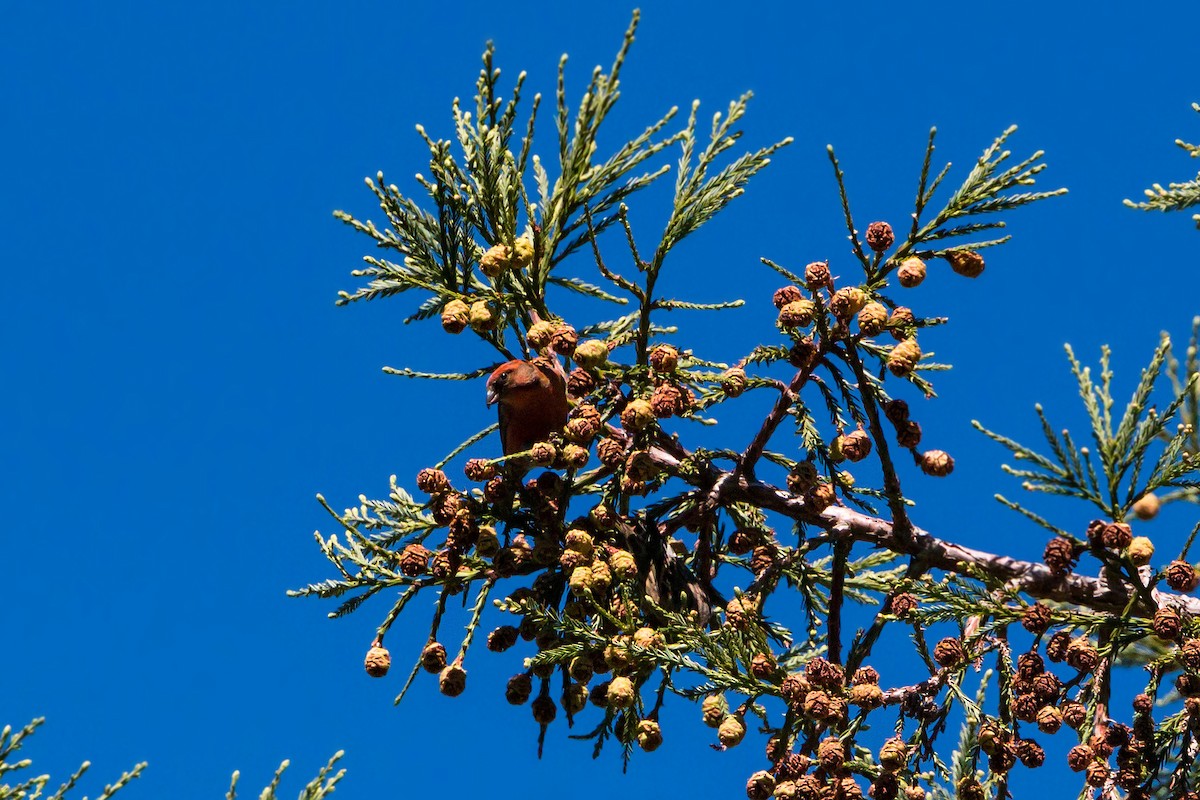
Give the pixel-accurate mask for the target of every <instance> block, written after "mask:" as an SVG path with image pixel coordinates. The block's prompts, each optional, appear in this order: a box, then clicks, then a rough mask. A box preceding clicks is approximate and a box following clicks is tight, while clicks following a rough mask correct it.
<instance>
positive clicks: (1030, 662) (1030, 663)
mask: <svg viewBox="0 0 1200 800" xmlns="http://www.w3.org/2000/svg"><path fill="white" fill-rule="evenodd" d="M1045 671H1046V664H1045V662H1044V661H1042V657H1041V656H1039V655H1038V654H1037V653H1036V652H1035V651H1032V650H1031V651H1029V652H1028V653H1021V655H1019V656H1017V675H1019V676H1020V677H1021V678H1023V679H1024V680H1027V681H1031V680H1033V679H1034V678H1036V677H1037V676H1038V675H1041V674H1042V673H1043V672H1045Z"/></svg>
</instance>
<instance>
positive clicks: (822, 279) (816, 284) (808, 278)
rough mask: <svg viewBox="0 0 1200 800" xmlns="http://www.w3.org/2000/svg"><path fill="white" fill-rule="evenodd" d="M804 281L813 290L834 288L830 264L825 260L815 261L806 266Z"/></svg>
mask: <svg viewBox="0 0 1200 800" xmlns="http://www.w3.org/2000/svg"><path fill="white" fill-rule="evenodd" d="M804 283H805V285H806V286H808V288H809V289H811V290H812V291H814V292H815V291H816V290H818V289H827V288H828V289H832V288H833V276H832V275H831V274H830V273H829V264H827V263H826V262H824V261H814V262H812V263H811V264H809V265H808V266H806V267H805V268H804Z"/></svg>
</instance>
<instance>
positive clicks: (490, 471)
mask: <svg viewBox="0 0 1200 800" xmlns="http://www.w3.org/2000/svg"><path fill="white" fill-rule="evenodd" d="M463 473H464V474H465V475H466V476H467V480H470V481H475V482H477V483H481V482H483V481H489V480H491V479H492V478H494V477H495V476H496V465H495V464H492V463H490V462H489V461H488V460H487V459H486V458H472V459H469V460H468V461H467V463H466V464H464V465H463Z"/></svg>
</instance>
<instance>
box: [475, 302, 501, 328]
mask: <svg viewBox="0 0 1200 800" xmlns="http://www.w3.org/2000/svg"><path fill="white" fill-rule="evenodd" d="M468 322H470V324H471V330H473V331H475V332H476V333H485V332H487V331H490V330H492V329H493V328H495V327H496V324H497V322H499V319H498V318H497V316H496V314H495V313H494V312H493V311H492V306H491V304H490V303H488V302H487V301H486V300H477V301H476V302H474V303H472V304H471V311H470V316H469V317H468Z"/></svg>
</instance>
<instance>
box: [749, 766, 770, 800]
mask: <svg viewBox="0 0 1200 800" xmlns="http://www.w3.org/2000/svg"><path fill="white" fill-rule="evenodd" d="M774 791H775V778H774V777H773V776H772V775H771V773H769V772H767V771H766V770H759V771H758V772H756V773H754V774H753V775H751V776H750V779H749V780H748V781H746V797H748V798H749V799H750V800H768V798H770V797H771V795H772V794H773V793H774Z"/></svg>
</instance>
